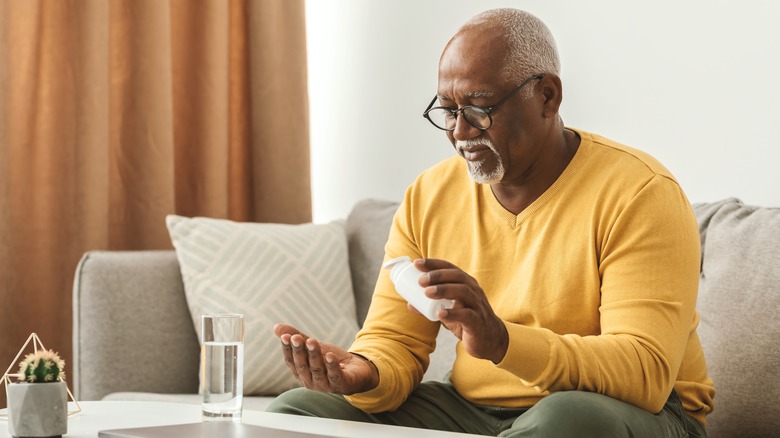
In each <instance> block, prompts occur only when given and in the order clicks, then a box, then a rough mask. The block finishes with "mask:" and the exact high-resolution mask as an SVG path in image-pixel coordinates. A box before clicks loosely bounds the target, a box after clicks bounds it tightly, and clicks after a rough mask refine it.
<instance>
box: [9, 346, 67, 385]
mask: <svg viewBox="0 0 780 438" xmlns="http://www.w3.org/2000/svg"><path fill="white" fill-rule="evenodd" d="M64 368H65V361H64V360H62V359H60V356H59V355H58V354H57V353H55V352H54V351H52V350H38V351H36V352H35V353H30V354H28V355H27V356H25V357H24V359H23V360H22V361H21V362H19V374H18V377H19V378H20V379H21V378H23V379H24V381H25V382H27V383H47V382H59V381H62V380H65V372H64V371H63V369H64Z"/></svg>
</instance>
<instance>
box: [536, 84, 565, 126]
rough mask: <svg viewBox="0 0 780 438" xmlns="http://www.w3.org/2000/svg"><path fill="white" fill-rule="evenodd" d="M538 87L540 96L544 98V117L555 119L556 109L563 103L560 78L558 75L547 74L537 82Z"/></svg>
mask: <svg viewBox="0 0 780 438" xmlns="http://www.w3.org/2000/svg"><path fill="white" fill-rule="evenodd" d="M539 86H541V87H542V96H544V108H543V109H544V117H546V118H551V117H557V116H558V109H559V108H560V107H561V102H562V101H563V85H562V84H561V78H560V77H558V75H555V74H552V73H547V74H545V75H544V77H543V78H542V79H540V80H539Z"/></svg>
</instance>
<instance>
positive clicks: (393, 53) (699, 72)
mask: <svg viewBox="0 0 780 438" xmlns="http://www.w3.org/2000/svg"><path fill="white" fill-rule="evenodd" d="M503 6H514V7H521V8H523V9H526V10H528V11H529V12H531V13H533V14H535V15H537V16H538V17H540V18H541V19H542V20H544V21H545V22H546V23H547V25H548V26H549V27H550V29H551V30H552V32H553V35H555V37H556V40H557V42H558V48H559V51H560V54H561V61H562V65H563V71H562V79H563V84H564V102H563V105H562V109H561V113H562V115H563V118H564V121H565V122H566V124H567V125H570V126H575V127H578V128H582V129H585V130H588V131H592V132H596V133H599V134H601V135H604V136H607V137H610V138H612V139H614V140H617V141H620V142H622V143H625V144H628V145H630V146H633V147H636V148H639V149H643V150H645V151H647V152H649V153H650V154H652V155H654V156H655V157H656V158H658V159H659V160H660V161H661V162H662V163H664V164H665V165H666V166H667V167H668V168H669V169H670V170H671V171H672V173H673V174H675V176H676V177H677V179H678V180H679V181H680V183H681V185H682V187H683V189H684V190H685V191H686V192H687V194H688V197H689V198H690V200H691V201H692V202H700V201H715V200H718V199H721V198H724V197H729V196H736V197H739V198H741V199H742V200H743V201H745V202H746V203H749V204H759V205H767V206H780V172H779V171H778V167H780V166H779V165H780V142H778V141H776V140H775V138H776V135H777V134H776V130H777V126H778V125H780V30H778V29H780V28H779V27H778V26H776V22H777V20H778V19H780V2H777V1H776V0H752V1H747V2H737V1H735V0H734V1H726V0H690V1H679V0H677V1H672V0H660V1H654V2H626V1H620V0H591V1H587V2H585V1H575V0H567V1H554V0H547V1H545V0H538V1H537V0H527V1H514V2H509V1H489V0H483V1H479V2H475V1H465V0H447V1H444V0H370V1H366V0H328V1H325V0H307V2H306V7H307V25H308V27H307V28H308V50H309V81H310V105H311V143H312V190H313V192H312V193H313V208H314V221H315V222H324V221H327V220H330V219H334V218H340V217H345V216H346V215H347V214H348V212H349V210H350V208H351V207H352V205H353V204H354V203H355V202H356V201H358V200H360V199H362V198H366V197H379V198H384V199H392V200H400V199H401V197H402V196H403V192H404V190H405V188H406V186H407V185H409V184H410V183H411V182H412V181H413V179H414V178H415V176H416V175H417V174H418V173H419V172H420V171H422V170H423V169H425V168H427V167H429V166H431V165H433V164H434V163H436V162H438V161H439V160H441V159H443V158H445V157H447V156H450V155H451V154H453V153H454V152H453V151H452V149H451V147H450V145H449V143H448V142H447V139H446V137H445V136H444V134H443V133H442V132H440V131H438V130H436V129H435V128H433V127H432V126H429V124H428V122H427V121H426V120H425V119H423V117H422V116H421V114H422V111H423V110H424V109H425V106H426V105H427V104H428V103H429V101H430V100H431V99H432V98H433V95H434V94H435V92H436V80H437V77H436V76H437V64H438V60H439V55H440V54H441V50H442V48H443V47H444V44H445V43H446V42H447V40H448V39H449V37H450V36H451V35H452V33H453V32H454V31H455V30H456V29H457V27H458V26H459V25H460V24H462V23H463V22H464V21H465V20H467V19H468V18H469V17H471V16H472V15H474V14H475V13H477V12H480V11H482V10H485V9H489V8H492V7H503Z"/></svg>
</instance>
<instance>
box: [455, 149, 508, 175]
mask: <svg viewBox="0 0 780 438" xmlns="http://www.w3.org/2000/svg"><path fill="white" fill-rule="evenodd" d="M474 145H484V146H487V147H488V148H490V151H491V152H493V155H494V156H495V159H496V167H495V168H493V169H485V161H466V166H467V167H468V170H469V176H470V177H471V179H473V180H474V182H476V183H477V184H497V183H500V182H501V180H502V179H504V174H505V173H506V169H505V168H504V162H503V161H501V156H500V155H498V152H496V148H495V146H493V142H491V141H490V140H488V139H470V140H466V141H461V140H458V141H456V142H455V149H456V150H457V151H458V154H460V156H463V150H462V148H463V147H464V146H474Z"/></svg>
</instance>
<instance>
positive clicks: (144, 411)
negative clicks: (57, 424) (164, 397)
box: [0, 401, 475, 438]
mask: <svg viewBox="0 0 780 438" xmlns="http://www.w3.org/2000/svg"><path fill="white" fill-rule="evenodd" d="M79 404H80V405H81V412H79V413H76V414H74V415H71V416H70V417H68V433H67V434H66V435H64V436H65V437H70V438H87V437H89V438H94V437H96V436H97V434H98V431H100V430H106V429H120V428H129V427H144V426H163V425H168V424H184V423H194V422H198V421H201V416H200V415H201V414H200V406H199V405H192V404H182V403H165V402H141V401H135V402H133V401H85V402H80V403H79ZM68 407H69V409H71V410H73V409H75V405H74V404H73V403H72V402H71V403H69V406H68ZM4 411H5V410H4V409H2V410H0V412H4ZM242 421H243V422H244V423H247V424H254V425H260V426H267V427H272V428H276V429H286V430H293V431H296V432H309V433H318V434H321V435H328V436H333V437H354V438H365V437H372V438H374V437H376V438H398V437H399V436H405V437H409V438H411V437H414V438H446V437H467V436H472V437H473V436H475V435H467V434H461V433H451V432H440V431H435V430H427V429H413V428H407V427H398V426H384V425H378V424H368V423H358V422H353V421H342V420H330V419H325V418H312V417H300V416H293V415H283V414H274V413H270V412H260V411H249V410H246V409H245V410H244V412H243V414H242ZM10 436H11V435H10V434H9V433H8V424H7V420H2V421H0V438H6V437H10Z"/></svg>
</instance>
